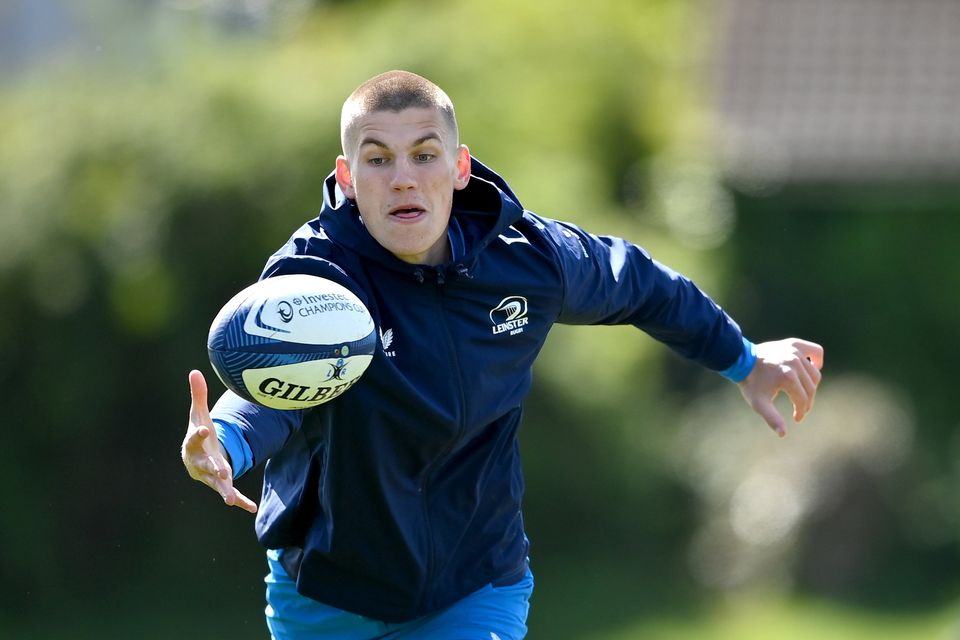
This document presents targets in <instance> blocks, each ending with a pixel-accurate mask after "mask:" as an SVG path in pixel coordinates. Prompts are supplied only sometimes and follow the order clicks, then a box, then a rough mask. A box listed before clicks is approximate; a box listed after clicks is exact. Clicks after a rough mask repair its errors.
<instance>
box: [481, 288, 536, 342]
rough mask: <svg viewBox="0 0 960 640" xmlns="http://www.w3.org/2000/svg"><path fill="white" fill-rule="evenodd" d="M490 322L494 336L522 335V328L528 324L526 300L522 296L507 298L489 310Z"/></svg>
mask: <svg viewBox="0 0 960 640" xmlns="http://www.w3.org/2000/svg"><path fill="white" fill-rule="evenodd" d="M490 322H491V323H492V324H493V333H494V334H500V333H507V334H509V335H511V336H512V335H515V334H517V333H523V328H524V327H525V326H526V325H527V323H528V322H530V318H528V317H527V299H526V298H524V297H523V296H507V297H506V298H504V299H503V300H501V301H500V304H498V305H497V306H496V307H494V308H493V309H491V310H490Z"/></svg>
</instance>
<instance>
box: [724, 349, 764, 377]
mask: <svg viewBox="0 0 960 640" xmlns="http://www.w3.org/2000/svg"><path fill="white" fill-rule="evenodd" d="M756 363H757V350H756V347H755V346H754V344H753V343H752V342H750V341H749V340H747V339H746V338H743V351H742V352H741V353H740V357H739V358H737V361H736V362H734V363H733V365H731V366H730V367H727V368H726V369H724V370H723V371H721V372H720V375H722V376H723V377H724V378H726V379H728V380H731V381H733V382H742V381H743V379H744V378H746V377H747V376H748V375H750V372H751V371H753V365H755V364H756Z"/></svg>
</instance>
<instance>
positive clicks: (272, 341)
mask: <svg viewBox="0 0 960 640" xmlns="http://www.w3.org/2000/svg"><path fill="white" fill-rule="evenodd" d="M376 346H377V332H376V328H375V326H374V322H373V318H371V317H370V312H369V311H368V310H367V308H366V307H365V306H364V304H363V303H362V302H361V301H360V299H359V298H358V297H357V296H356V295H354V294H353V293H352V292H351V291H350V290H348V289H347V288H346V287H343V286H342V285H340V284H337V283H336V282H333V281H332V280H327V279H325V278H319V277H317V276H310V275H303V274H296V275H284V276H276V277H273V278H267V279H265V280H261V281H259V282H257V283H255V284H252V285H250V286H249V287H247V288H246V289H244V290H243V291H241V292H240V293H238V294H237V295H235V296H234V297H233V298H232V299H230V301H229V302H227V303H226V304H225V305H224V306H223V308H222V309H221V310H220V313H218V314H217V316H216V318H214V320H213V323H212V324H211V325H210V334H209V336H208V339H207V351H208V353H209V355H210V363H211V364H212V365H213V369H214V371H216V372H217V375H218V376H219V377H220V380H221V381H223V384H225V385H226V386H227V388H228V389H230V390H232V391H233V392H234V393H237V394H238V395H240V396H242V397H244V398H246V399H247V400H250V401H252V402H256V403H258V404H261V405H264V406H266V407H270V408H272V409H284V410H290V409H307V408H310V407H315V406H317V405H321V404H323V403H325V402H329V401H330V400H333V399H334V398H336V397H338V396H340V395H341V394H343V392H345V391H346V390H347V389H349V388H350V387H351V386H352V385H353V384H354V383H355V382H356V381H357V380H358V379H359V378H360V376H361V375H362V374H363V372H364V371H365V370H366V369H367V367H368V366H369V365H370V361H371V360H372V359H373V352H374V349H376Z"/></svg>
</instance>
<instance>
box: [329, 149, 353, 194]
mask: <svg viewBox="0 0 960 640" xmlns="http://www.w3.org/2000/svg"><path fill="white" fill-rule="evenodd" d="M334 176H335V177H336V179H337V186H339V187H340V191H343V195H345V196H347V197H348V198H350V199H351V200H356V199H357V190H356V189H354V188H353V173H352V172H351V171H350V161H349V160H347V159H346V157H344V156H337V168H336V171H335V172H334Z"/></svg>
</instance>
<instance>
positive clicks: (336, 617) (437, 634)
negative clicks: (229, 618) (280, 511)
mask: <svg viewBox="0 0 960 640" xmlns="http://www.w3.org/2000/svg"><path fill="white" fill-rule="evenodd" d="M267 563H268V564H269V566H270V573H268V574H267V577H266V578H265V579H264V582H266V583H267V607H266V615H267V627H268V628H269V629H270V633H271V634H272V635H271V637H272V638H273V639H274V640H307V639H309V640H374V639H383V640H414V639H415V640H520V639H521V638H523V637H524V636H525V635H526V634H527V612H528V611H529V609H530V595H531V594H532V593H533V574H532V573H531V572H530V570H529V569H527V573H526V574H525V575H524V576H523V578H521V579H520V581H519V582H517V583H516V584H512V585H509V586H505V587H494V586H493V585H487V586H485V587H483V588H482V589H480V590H479V591H475V592H474V593H471V594H470V595H468V596H467V597H465V598H463V599H462V600H459V601H458V602H456V603H454V604H453V605H451V606H449V607H447V608H446V609H442V610H440V611H437V612H436V613H431V614H430V615H427V616H424V617H422V618H417V619H415V620H411V621H410V622H403V623H387V622H379V621H377V620H372V619H370V618H365V617H363V616H360V615H357V614H355V613H349V612H347V611H343V610H341V609H336V608H334V607H331V606H328V605H325V604H323V603H320V602H317V601H316V600H312V599H311V598H307V597H306V596H302V595H300V594H299V593H297V589H296V583H295V582H294V581H293V580H292V579H291V578H290V576H289V575H287V572H286V571H285V570H284V568H283V566H282V565H281V564H280V554H279V552H278V551H276V550H270V551H268V552H267Z"/></svg>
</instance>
